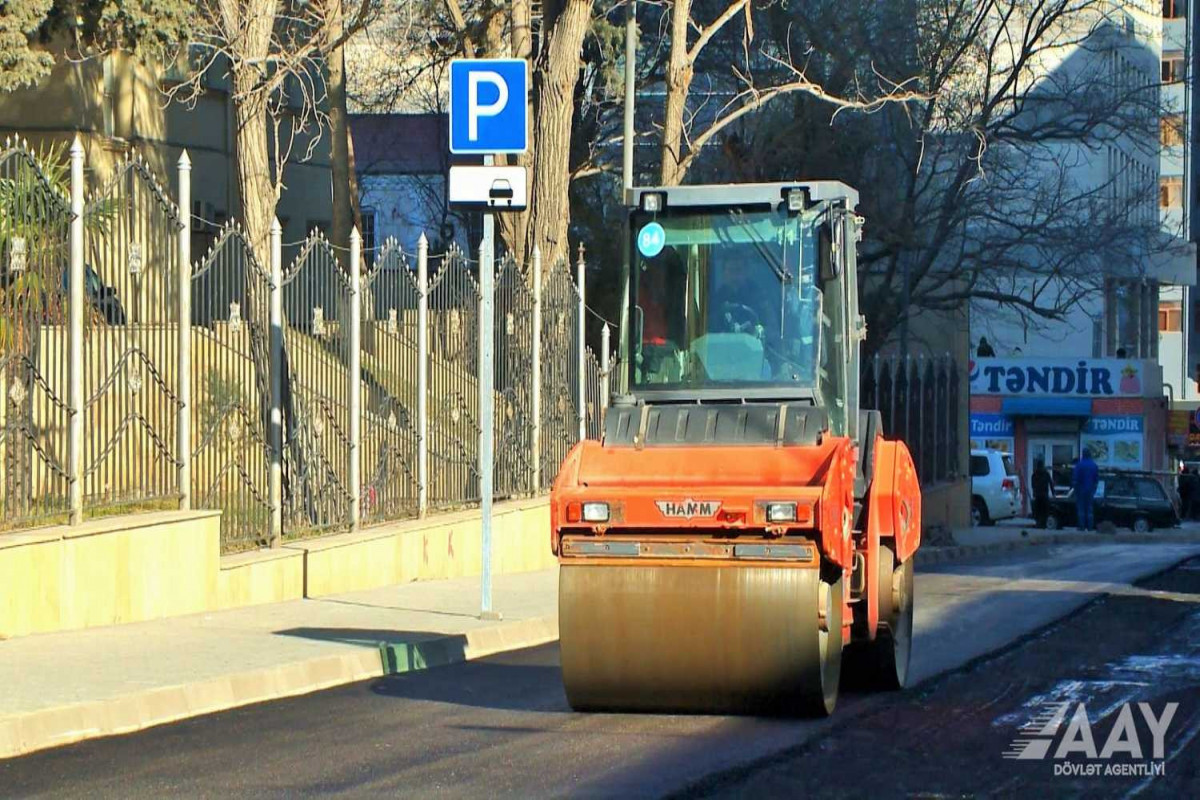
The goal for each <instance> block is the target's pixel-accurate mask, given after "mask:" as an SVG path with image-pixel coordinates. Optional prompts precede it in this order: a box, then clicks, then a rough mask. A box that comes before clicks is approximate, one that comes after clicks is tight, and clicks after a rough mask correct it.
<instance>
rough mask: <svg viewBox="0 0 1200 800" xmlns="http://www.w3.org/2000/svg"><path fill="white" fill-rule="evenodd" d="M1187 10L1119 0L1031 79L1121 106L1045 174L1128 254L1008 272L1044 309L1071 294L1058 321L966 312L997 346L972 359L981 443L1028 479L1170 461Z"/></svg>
mask: <svg viewBox="0 0 1200 800" xmlns="http://www.w3.org/2000/svg"><path fill="white" fill-rule="evenodd" d="M1184 2H1185V0H1163V1H1162V2H1161V3H1159V2H1145V0H1137V1H1130V2H1124V3H1113V4H1111V5H1110V6H1109V7H1107V8H1106V9H1105V14H1104V16H1103V17H1102V18H1101V19H1100V20H1098V21H1097V20H1088V19H1086V18H1081V19H1080V20H1079V22H1080V23H1081V24H1082V25H1084V26H1086V27H1085V28H1083V30H1082V32H1077V33H1075V35H1074V36H1073V37H1072V36H1070V35H1068V36H1067V37H1065V38H1068V39H1070V40H1071V41H1075V42H1077V45H1076V46H1074V47H1070V48H1059V49H1058V51H1057V52H1055V56H1054V58H1053V59H1050V60H1046V61H1043V62H1041V65H1040V66H1041V70H1040V72H1041V74H1040V75H1038V76H1036V77H1034V78H1033V80H1034V81H1035V82H1038V81H1044V82H1045V83H1046V84H1047V85H1050V86H1052V87H1054V89H1053V93H1056V94H1057V93H1059V92H1060V91H1061V88H1062V87H1074V91H1073V95H1074V97H1076V98H1079V99H1080V100H1081V101H1086V100H1087V98H1089V97H1096V98H1102V99H1103V100H1104V103H1105V104H1109V105H1111V101H1112V100H1113V99H1116V100H1117V105H1116V106H1115V107H1114V111H1115V113H1114V114H1113V121H1112V122H1106V124H1105V125H1103V126H1100V127H1098V128H1096V130H1095V133H1094V135H1092V136H1090V137H1088V139H1087V140H1086V141H1085V140H1082V139H1081V140H1073V139H1072V138H1071V137H1070V136H1062V137H1059V138H1057V139H1056V140H1054V141H1053V142H1052V143H1051V144H1050V145H1049V147H1050V148H1051V150H1050V152H1051V154H1052V157H1051V158H1048V159H1047V162H1048V163H1049V164H1051V165H1052V166H1051V168H1050V169H1049V170H1048V173H1047V180H1048V181H1049V182H1052V181H1065V182H1066V184H1067V185H1068V186H1069V187H1070V190H1071V191H1072V192H1073V193H1075V194H1076V195H1077V196H1087V197H1089V198H1093V199H1094V202H1089V203H1088V204H1086V205H1085V206H1084V207H1085V208H1086V209H1087V211H1086V214H1087V215H1088V216H1089V218H1088V219H1085V220H1083V224H1082V225H1079V226H1078V230H1079V231H1081V232H1085V233H1086V234H1087V235H1089V236H1094V237H1096V240H1097V241H1102V240H1105V241H1106V240H1107V238H1111V239H1112V240H1113V241H1114V242H1119V243H1120V244H1119V245H1117V244H1114V246H1112V247H1111V249H1109V250H1107V251H1106V252H1101V253H1100V254H1099V255H1098V256H1097V254H1096V253H1095V252H1092V253H1091V255H1090V257H1089V258H1088V259H1087V260H1086V261H1085V262H1083V265H1082V266H1081V265H1080V264H1077V263H1073V261H1072V259H1073V251H1072V248H1071V247H1070V246H1069V243H1067V245H1068V246H1067V247H1065V248H1064V249H1063V251H1061V252H1048V251H1039V252H1030V253H1029V254H1028V258H1029V259H1030V261H1029V264H1030V267H1029V278H1028V280H1027V281H1025V284H1024V285H1023V286H1021V285H1020V284H1021V280H1020V279H1019V278H1015V279H1014V286H1018V289H1017V291H1025V292H1026V293H1027V296H1029V297H1032V296H1033V295H1032V294H1031V293H1032V292H1041V293H1043V294H1042V295H1041V299H1042V300H1043V301H1045V300H1046V295H1045V294H1044V293H1050V294H1051V298H1050V302H1045V305H1051V306H1053V305H1055V304H1056V301H1060V300H1062V299H1063V298H1066V299H1067V300H1068V301H1069V302H1067V303H1065V304H1062V303H1059V305H1060V308H1061V307H1063V306H1064V305H1065V307H1066V309H1067V310H1066V312H1065V313H1062V314H1060V315H1058V316H1057V317H1056V318H1054V319H1045V318H1042V319H1038V318H1037V315H1036V314H1030V313H1028V312H1026V313H1021V312H1020V311H1017V310H1014V309H1012V308H1004V307H1003V306H1002V305H998V304H995V303H988V302H981V301H976V302H973V303H972V307H971V335H972V341H973V342H974V343H975V344H976V345H978V343H979V339H980V337H981V336H986V337H987V338H988V339H989V340H990V341H989V345H990V352H988V351H987V350H986V349H985V352H984V353H979V351H978V350H976V351H975V358H974V360H973V361H972V364H971V372H970V376H971V416H972V419H971V430H972V437H971V438H972V444H973V445H977V446H994V447H1000V448H1002V449H1008V450H1012V451H1015V454H1016V461H1017V466H1018V470H1019V471H1020V473H1021V474H1022V475H1023V476H1026V477H1027V476H1028V474H1029V472H1028V471H1029V469H1030V468H1031V467H1032V465H1033V463H1034V462H1035V461H1037V460H1041V461H1044V462H1046V463H1047V465H1048V466H1051V467H1055V466H1061V465H1062V464H1069V463H1070V462H1071V460H1072V459H1074V458H1075V457H1077V456H1078V455H1079V453H1080V452H1081V451H1082V449H1083V448H1084V447H1088V448H1089V449H1092V450H1093V451H1094V453H1093V454H1094V455H1099V456H1102V458H1101V459H1100V460H1101V461H1102V464H1103V465H1105V466H1109V467H1118V468H1148V469H1161V468H1164V467H1165V466H1166V463H1167V449H1166V430H1165V429H1166V420H1167V414H1166V401H1165V399H1164V398H1163V394H1164V392H1165V393H1168V394H1169V393H1170V392H1172V391H1174V390H1175V388H1174V386H1172V385H1171V383H1172V378H1171V377H1169V376H1168V375H1164V374H1163V371H1164V367H1165V365H1166V361H1167V360H1175V361H1177V362H1179V363H1182V359H1183V356H1182V353H1180V352H1179V350H1180V348H1179V347H1177V346H1176V347H1175V348H1174V350H1172V347H1173V344H1172V343H1171V342H1169V341H1167V340H1164V339H1161V338H1160V334H1159V331H1158V330H1157V328H1158V327H1160V325H1156V321H1158V320H1160V319H1161V318H1162V317H1163V316H1164V315H1168V316H1171V319H1172V321H1173V324H1175V325H1180V324H1181V322H1180V321H1179V316H1180V315H1181V309H1180V305H1181V304H1180V303H1179V302H1178V301H1176V304H1175V306H1174V307H1172V306H1171V305H1170V300H1169V299H1168V298H1171V297H1175V298H1181V297H1183V296H1185V295H1187V294H1189V293H1190V290H1189V288H1188V287H1190V286H1191V285H1192V284H1194V283H1195V282H1196V256H1195V252H1196V251H1195V247H1194V245H1189V244H1187V241H1186V235H1185V232H1186V228H1185V227H1184V226H1185V224H1186V222H1187V221H1188V219H1187V209H1186V208H1185V206H1186V203H1185V198H1186V194H1187V191H1188V189H1187V187H1186V186H1185V185H1184V184H1185V176H1186V170H1187V162H1188V156H1187V152H1186V151H1187V147H1186V143H1187V142H1188V141H1190V125H1189V124H1188V115H1189V110H1190V100H1189V99H1188V97H1187V91H1186V88H1185V87H1186V86H1187V85H1188V84H1187V77H1188V75H1187V72H1188V69H1187V56H1188V55H1189V54H1190V53H1189V50H1188V41H1189V39H1188V36H1187V31H1186V28H1187V23H1186V8H1184V6H1183V3H1184ZM1164 17H1165V19H1164ZM1164 82H1165V83H1166V85H1165V86H1164V85H1162V83H1164ZM1089 92H1090V93H1091V94H1089ZM1104 92H1110V93H1111V94H1110V95H1104V94H1103V93H1104ZM1065 108H1066V110H1067V111H1074V110H1075V107H1073V106H1072V105H1071V103H1067V104H1066V105H1065ZM1155 123H1159V124H1155ZM1156 188H1157V191H1155V189H1156ZM1122 229H1128V230H1129V232H1130V236H1129V237H1128V238H1126V239H1124V240H1122V239H1121V238H1119V237H1118V236H1117V235H1116V233H1117V232H1119V231H1120V230H1122ZM1079 249H1080V251H1083V250H1085V249H1088V248H1084V247H1080V248H1079ZM1090 249H1091V250H1092V251H1094V250H1095V249H1096V248H1095V247H1092V248H1090ZM1043 261H1049V262H1050V264H1051V266H1050V267H1049V268H1045V267H1043ZM1054 295H1057V297H1055V296H1054ZM1160 297H1161V298H1163V299H1162V305H1160ZM1177 336H1178V334H1177ZM1160 359H1162V360H1163V366H1160ZM1177 370H1178V368H1177ZM1160 376H1161V377H1160ZM1174 380H1175V381H1176V383H1178V378H1177V377H1176V378H1175V379H1174ZM1193 391H1195V389H1194V387H1193ZM1026 485H1028V484H1026Z"/></svg>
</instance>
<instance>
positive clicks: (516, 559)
mask: <svg viewBox="0 0 1200 800" xmlns="http://www.w3.org/2000/svg"><path fill="white" fill-rule="evenodd" d="M492 536H493V562H492V569H493V571H494V572H495V573H497V574H500V573H506V572H529V571H532V570H539V569H547V568H549V567H553V566H554V565H555V563H556V561H555V559H554V556H553V555H552V554H551V553H550V505H549V501H548V500H547V499H546V498H537V499H533V500H521V501H513V502H508V503H497V504H496V506H495V509H494V516H493V528H492ZM480 537H481V533H480V515H479V511H478V510H477V509H476V510H471V511H463V512H458V513H453V514H440V515H437V516H434V517H429V518H427V519H423V520H411V521H406V522H398V523H392V524H388V525H380V526H378V527H374V528H368V529H366V530H363V531H359V532H358V533H345V534H338V535H335V536H325V537H322V538H320V539H313V540H312V541H307V542H297V543H295V544H292V545H289V546H288V547H289V548H293V549H297V550H302V551H304V553H305V559H304V574H305V577H304V594H305V596H306V597H323V596H325V595H330V594H338V593H340V592H352V591H358V590H361V589H374V588H377V587H380V586H388V585H391V584H394V583H407V582H408V581H417V580H443V579H446V578H461V577H466V576H469V575H478V574H479V573H480V572H481V571H482V563H483V562H482V556H481V553H482V549H481V539H480Z"/></svg>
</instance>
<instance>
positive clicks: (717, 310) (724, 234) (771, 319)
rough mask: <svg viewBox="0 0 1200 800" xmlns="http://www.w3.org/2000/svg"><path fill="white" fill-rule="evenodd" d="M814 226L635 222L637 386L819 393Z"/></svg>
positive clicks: (809, 219)
mask: <svg viewBox="0 0 1200 800" xmlns="http://www.w3.org/2000/svg"><path fill="white" fill-rule="evenodd" d="M639 223H640V225H641V227H640V228H637V227H636V226H637V225H638V224H639ZM817 225H818V215H817V214H815V213H809V214H789V213H787V212H786V211H784V210H782V209H779V210H769V211H766V210H765V211H752V212H743V211H740V210H733V211H718V212H712V211H708V210H701V209H679V210H671V211H669V212H668V213H663V214H656V215H654V217H653V218H652V219H646V220H637V218H636V217H635V230H636V231H638V235H637V248H636V249H637V252H636V253H635V263H636V269H637V280H636V289H635V292H636V295H635V310H634V314H633V317H634V320H635V324H639V325H640V328H641V330H640V336H638V337H636V338H635V341H639V340H640V349H639V350H638V352H637V353H635V370H634V382H635V385H643V386H651V385H657V386H661V387H662V388H669V387H672V386H674V387H680V388H684V387H687V388H704V387H708V388H713V387H715V386H719V385H728V386H753V385H763V384H787V385H793V386H795V385H799V386H810V387H812V386H815V385H816V382H817V379H818V376H817V367H818V362H819V361H820V358H821V354H820V353H819V348H820V338H821V336H820V333H821V332H820V328H819V325H820V320H821V304H822V297H821V292H820V290H819V289H817V282H816V280H814V276H815V272H816V270H817V266H818V246H817V238H818V237H817V233H816V229H817Z"/></svg>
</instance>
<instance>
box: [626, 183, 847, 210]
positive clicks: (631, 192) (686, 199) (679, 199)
mask: <svg viewBox="0 0 1200 800" xmlns="http://www.w3.org/2000/svg"><path fill="white" fill-rule="evenodd" d="M792 189H802V190H804V191H805V192H807V194H808V202H809V203H820V202H822V201H824V200H843V201H845V204H846V208H847V209H849V210H853V209H854V208H855V207H857V206H858V192H857V191H855V190H854V189H851V188H850V187H849V186H847V185H846V184H844V183H842V182H841V181H779V182H776V183H725V184H708V185H705V186H641V187H638V188H635V189H627V190H626V191H625V204H626V205H627V206H629V207H630V208H638V207H640V206H641V203H642V195H644V194H648V193H657V194H662V195H665V196H666V203H665V207H666V208H671V207H676V208H678V207H680V206H683V207H697V206H699V207H703V206H707V207H710V208H711V207H714V206H753V205H769V206H772V207H773V206H775V205H777V204H779V203H781V202H783V201H784V200H785V199H786V198H787V193H788V192H789V191H791V190H792Z"/></svg>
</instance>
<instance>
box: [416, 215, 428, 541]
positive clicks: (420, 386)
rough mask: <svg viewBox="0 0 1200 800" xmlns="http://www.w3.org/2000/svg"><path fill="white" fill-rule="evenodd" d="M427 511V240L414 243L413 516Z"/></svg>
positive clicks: (422, 238) (423, 239)
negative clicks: (415, 478)
mask: <svg viewBox="0 0 1200 800" xmlns="http://www.w3.org/2000/svg"><path fill="white" fill-rule="evenodd" d="M428 510H429V239H427V238H425V234H424V233H422V234H421V238H420V239H418V240H417V513H418V515H419V516H421V517H424V516H425V514H426V513H427V512H428Z"/></svg>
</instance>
